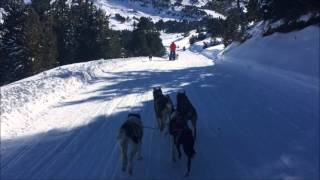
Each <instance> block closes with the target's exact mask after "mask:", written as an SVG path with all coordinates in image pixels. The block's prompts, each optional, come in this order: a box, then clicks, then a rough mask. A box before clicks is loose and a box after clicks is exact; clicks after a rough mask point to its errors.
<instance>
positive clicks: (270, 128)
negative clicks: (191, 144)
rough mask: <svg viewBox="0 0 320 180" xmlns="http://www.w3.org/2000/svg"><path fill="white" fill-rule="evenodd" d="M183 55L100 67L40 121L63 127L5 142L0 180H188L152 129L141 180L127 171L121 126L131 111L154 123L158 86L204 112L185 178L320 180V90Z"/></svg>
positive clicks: (138, 170)
mask: <svg viewBox="0 0 320 180" xmlns="http://www.w3.org/2000/svg"><path fill="white" fill-rule="evenodd" d="M179 55H180V56H179V60H177V61H171V62H169V61H167V60H165V59H160V58H155V59H154V60H153V61H149V60H148V59H147V58H137V59H134V60H132V62H130V63H128V62H123V63H119V64H118V66H117V67H116V68H114V69H112V70H108V71H104V70H103V69H102V73H101V74H100V76H99V77H96V78H95V80H94V81H92V82H91V83H90V84H89V85H88V86H86V87H84V88H83V89H81V90H79V91H78V92H77V93H75V94H72V95H70V96H67V98H66V99H64V100H63V101H61V102H59V103H57V104H55V105H53V106H50V108H48V109H47V110H45V111H42V112H40V113H39V114H38V115H37V116H36V117H34V119H37V126H48V127H51V126H54V127H56V124H59V128H56V129H52V130H50V131H48V132H41V133H38V134H34V135H31V136H28V137H19V138H15V139H10V140H2V142H1V144H2V145H3V146H5V147H6V148H5V149H3V150H2V151H1V178H3V179H122V178H128V179H184V178H183V174H184V172H185V169H186V167H185V166H186V162H185V159H182V161H178V162H177V163H176V164H173V163H172V162H171V158H170V151H169V143H168V137H164V136H163V135H161V134H160V133H159V132H158V131H154V130H150V129H145V133H144V138H143V147H142V154H143V156H144V159H143V160H142V161H135V162H134V163H135V169H134V175H133V176H132V177H128V176H127V175H126V174H124V173H122V172H121V170H120V153H119V147H118V146H117V143H116V135H117V133H118V128H119V127H120V125H121V124H122V122H123V121H124V120H125V117H126V115H127V113H128V112H129V111H131V110H134V111H139V112H140V113H141V115H142V118H143V123H144V125H145V126H151V127H152V126H154V124H155V119H154V109H153V101H152V87H155V86H162V87H163V89H164V90H165V92H166V93H168V94H170V96H171V98H172V99H173V100H174V101H175V94H176V92H177V91H178V90H179V89H185V90H186V92H187V95H188V96H189V98H190V100H191V101H192V103H193V104H194V106H195V107H196V109H197V111H198V114H199V120H198V129H199V130H198V132H199V134H198V141H197V143H196V147H195V148H196V151H197V154H196V156H195V158H194V160H193V164H192V175H191V177H190V178H188V179H290V178H293V179H294V178H302V179H318V178H319V171H318V169H319V143H318V142H319V136H318V133H319V113H318V109H319V101H318V100H319V88H318V87H319V86H318V84H317V85H314V84H312V85H306V84H303V83H297V82H295V81H291V80H290V79H286V78H279V76H270V75H265V74H251V73H250V72H247V71H240V70H237V69H236V68H234V67H232V66H228V65H223V64H217V65H215V64H214V63H213V61H212V60H211V59H208V58H206V57H204V56H202V55H199V54H195V53H192V52H190V51H185V52H180V54H179ZM306 83H307V82H306ZM50 123H54V124H50ZM29 128H32V127H29ZM44 129H46V128H44ZM30 131H32V129H31V130H30Z"/></svg>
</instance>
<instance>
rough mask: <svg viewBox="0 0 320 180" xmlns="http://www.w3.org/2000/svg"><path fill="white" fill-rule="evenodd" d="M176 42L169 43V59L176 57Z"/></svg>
mask: <svg viewBox="0 0 320 180" xmlns="http://www.w3.org/2000/svg"><path fill="white" fill-rule="evenodd" d="M176 48H177V46H176V44H175V43H174V42H172V43H171V45H170V55H169V60H175V59H176Z"/></svg>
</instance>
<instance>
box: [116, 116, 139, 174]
mask: <svg viewBox="0 0 320 180" xmlns="http://www.w3.org/2000/svg"><path fill="white" fill-rule="evenodd" d="M142 136H143V126H142V121H141V116H140V115H139V114H138V113H129V114H128V117H127V120H126V121H125V122H124V123H123V124H122V126H121V127H120V130H119V134H118V137H117V140H118V142H119V145H120V149H121V160H122V171H126V170H128V173H129V174H130V175H131V174H132V169H133V159H134V158H135V156H136V154H138V160H140V159H142V156H141V144H142V142H141V141H142ZM129 145H131V146H132V148H131V151H130V153H129V161H128V155H127V153H128V152H127V151H128V146H129Z"/></svg>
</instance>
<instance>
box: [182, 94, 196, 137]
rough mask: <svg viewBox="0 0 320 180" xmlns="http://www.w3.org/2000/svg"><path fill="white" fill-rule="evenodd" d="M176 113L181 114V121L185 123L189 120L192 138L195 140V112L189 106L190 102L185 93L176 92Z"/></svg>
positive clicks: (190, 105)
mask: <svg viewBox="0 0 320 180" xmlns="http://www.w3.org/2000/svg"><path fill="white" fill-rule="evenodd" d="M177 111H179V112H180V113H181V115H182V116H183V119H184V120H185V121H186V123H187V122H188V121H189V120H190V121H191V124H192V126H193V136H194V139H196V136H197V119H198V115H197V111H196V109H195V108H194V107H193V105H192V104H191V102H190V100H189V99H188V97H187V95H186V92H185V91H182V92H178V93H177Z"/></svg>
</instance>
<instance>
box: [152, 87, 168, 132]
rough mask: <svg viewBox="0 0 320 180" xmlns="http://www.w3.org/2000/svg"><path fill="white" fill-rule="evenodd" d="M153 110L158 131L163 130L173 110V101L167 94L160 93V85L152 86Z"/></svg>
mask: <svg viewBox="0 0 320 180" xmlns="http://www.w3.org/2000/svg"><path fill="white" fill-rule="evenodd" d="M153 99H154V111H155V114H156V120H157V125H158V128H159V129H160V132H163V130H164V129H165V127H167V126H166V124H168V123H169V119H170V115H171V113H172V111H173V103H172V101H171V98H170V96H169V95H164V94H163V93H162V90H161V87H157V88H153Z"/></svg>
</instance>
